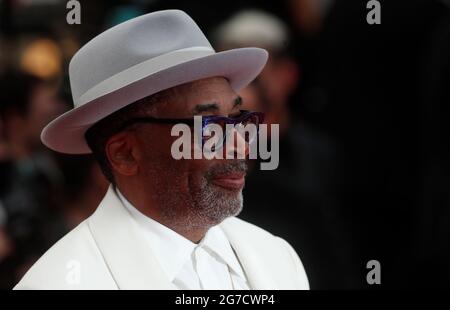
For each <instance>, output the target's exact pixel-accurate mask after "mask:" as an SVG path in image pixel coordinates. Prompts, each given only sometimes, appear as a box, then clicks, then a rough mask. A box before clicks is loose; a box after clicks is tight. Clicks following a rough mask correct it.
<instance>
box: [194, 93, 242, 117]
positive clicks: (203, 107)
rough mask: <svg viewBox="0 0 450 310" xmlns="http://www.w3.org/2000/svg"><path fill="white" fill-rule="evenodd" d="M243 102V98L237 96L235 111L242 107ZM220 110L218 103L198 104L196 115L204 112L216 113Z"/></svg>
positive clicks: (234, 105) (234, 104)
mask: <svg viewBox="0 0 450 310" xmlns="http://www.w3.org/2000/svg"><path fill="white" fill-rule="evenodd" d="M242 104H243V100H242V97H241V96H237V97H236V98H234V100H233V109H234V108H236V107H238V106H242ZM218 110H219V104H218V103H217V102H211V103H202V104H197V105H196V106H195V108H194V113H202V112H216V111H218Z"/></svg>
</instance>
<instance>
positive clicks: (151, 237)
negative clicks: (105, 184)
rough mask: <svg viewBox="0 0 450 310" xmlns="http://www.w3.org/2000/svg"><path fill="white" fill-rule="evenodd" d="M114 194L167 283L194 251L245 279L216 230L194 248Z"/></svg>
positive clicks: (191, 243) (193, 245) (237, 262)
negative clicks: (138, 229)
mask: <svg viewBox="0 0 450 310" xmlns="http://www.w3.org/2000/svg"><path fill="white" fill-rule="evenodd" d="M116 192H117V194H118V196H119V198H120V200H121V201H122V202H123V204H124V206H125V207H126V209H127V210H128V211H129V212H130V214H131V215H132V217H133V218H134V219H135V220H136V221H137V223H138V224H139V226H140V227H141V228H143V230H144V233H145V235H146V238H147V240H148V241H149V245H150V248H151V250H152V251H153V252H154V254H155V255H156V257H157V259H158V261H159V262H160V264H161V266H162V268H163V269H164V271H165V273H166V274H167V276H168V277H169V280H170V281H171V282H172V281H173V280H174V279H175V277H176V276H177V274H178V273H179V272H180V271H181V269H182V268H183V266H184V264H185V263H186V262H187V261H188V260H189V259H190V257H191V255H192V253H193V251H194V250H195V248H196V247H202V248H203V249H205V250H207V251H208V253H209V254H210V255H213V256H214V257H215V258H217V259H219V260H221V261H222V262H223V263H225V264H226V265H228V266H229V267H230V268H231V270H232V271H233V272H235V273H236V274H237V275H238V276H239V277H242V278H243V279H245V276H244V272H243V270H242V267H241V265H240V264H239V261H238V260H237V258H236V255H235V253H234V251H233V249H232V247H231V245H230V242H229V241H228V239H227V237H226V235H225V233H224V232H223V230H222V229H221V228H220V227H219V226H213V227H211V228H210V229H209V230H208V231H207V233H206V235H205V237H204V238H203V239H202V240H201V241H200V242H199V243H198V244H195V243H193V242H192V241H190V240H189V239H187V238H185V237H183V236H182V235H180V234H178V233H177V232H175V231H173V230H172V229H170V228H168V227H167V226H164V225H163V224H161V223H159V222H157V221H155V220H154V219H152V218H150V217H148V216H146V215H144V214H142V213H141V212H140V211H139V210H137V209H136V208H135V207H134V206H133V205H132V204H131V203H130V202H129V201H128V200H127V199H126V198H125V197H124V196H123V195H122V193H121V192H120V191H119V189H118V188H116Z"/></svg>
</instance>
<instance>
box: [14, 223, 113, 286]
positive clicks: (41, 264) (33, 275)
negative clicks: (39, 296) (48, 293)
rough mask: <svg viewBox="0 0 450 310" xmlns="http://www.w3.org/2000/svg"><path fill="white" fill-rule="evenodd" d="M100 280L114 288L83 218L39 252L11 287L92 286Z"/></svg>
mask: <svg viewBox="0 0 450 310" xmlns="http://www.w3.org/2000/svg"><path fill="white" fill-rule="evenodd" d="M99 284H101V287H102V288H104V289H105V288H106V289H107V288H115V283H114V280H113V279H112V277H111V276H110V273H109V271H108V268H107V266H106V264H105V262H104V260H103V258H102V255H101V253H100V251H99V249H98V247H97V245H96V243H95V240H94V238H93V237H92V234H91V232H90V229H89V226H88V224H87V221H84V222H82V223H81V224H80V225H78V226H77V227H76V228H74V229H73V230H72V231H70V232H69V233H68V234H67V235H65V236H64V237H63V238H61V239H60V240H59V241H58V242H56V243H55V244H54V245H53V246H52V247H51V248H50V249H49V250H48V251H47V252H46V253H45V254H44V255H43V256H41V258H39V259H38V260H37V261H36V263H35V264H34V265H33V266H32V267H31V268H30V269H29V270H28V271H27V273H26V274H25V275H24V276H23V278H22V279H21V280H20V282H19V283H18V284H17V285H16V286H15V287H14V289H15V290H17V289H95V288H96V287H97V286H99Z"/></svg>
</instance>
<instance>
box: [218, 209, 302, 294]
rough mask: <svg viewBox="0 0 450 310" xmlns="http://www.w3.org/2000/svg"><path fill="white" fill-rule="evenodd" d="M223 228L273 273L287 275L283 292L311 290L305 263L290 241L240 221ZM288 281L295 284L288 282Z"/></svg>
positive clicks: (281, 282) (283, 284)
mask: <svg viewBox="0 0 450 310" xmlns="http://www.w3.org/2000/svg"><path fill="white" fill-rule="evenodd" d="M221 226H222V228H224V230H225V231H226V232H227V234H228V235H229V237H231V238H233V239H234V241H235V243H236V244H242V245H245V247H246V248H251V250H252V253H254V255H256V256H258V257H260V258H261V259H262V260H264V261H265V263H266V265H267V267H268V268H270V270H271V271H272V272H273V271H275V273H278V274H279V275H280V276H281V275H285V277H284V279H283V281H280V284H279V288H282V289H284V288H287V289H293V288H294V289H309V281H308V277H307V275H306V272H305V269H304V267H303V263H302V261H301V259H300V257H299V256H298V254H297V252H296V251H295V250H294V248H293V247H292V246H291V245H290V244H289V243H288V242H287V241H286V240H284V239H283V238H280V237H278V236H275V235H273V234H272V233H270V232H268V231H267V230H265V229H263V228H261V227H258V226H256V225H254V224H251V223H249V222H246V221H244V220H242V219H239V218H237V217H231V218H228V219H226V220H225V221H224V222H223V223H222V224H221ZM287 278H290V279H291V280H292V281H285V280H286V279H287ZM288 283H289V284H288Z"/></svg>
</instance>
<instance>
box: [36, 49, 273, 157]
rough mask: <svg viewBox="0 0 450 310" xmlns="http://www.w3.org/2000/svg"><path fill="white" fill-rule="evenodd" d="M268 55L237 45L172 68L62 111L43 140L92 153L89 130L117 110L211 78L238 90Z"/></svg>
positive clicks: (64, 148) (70, 150) (73, 151)
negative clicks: (175, 88)
mask: <svg viewBox="0 0 450 310" xmlns="http://www.w3.org/2000/svg"><path fill="white" fill-rule="evenodd" d="M267 58H268V53H267V51H266V50H264V49H260V48H238V49H232V50H228V51H224V52H219V53H215V54H212V55H208V56H205V57H201V58H197V59H195V60H191V61H188V62H185V63H182V64H179V65H176V66H173V67H170V68H168V69H165V70H162V71H159V72H157V73H155V74H152V75H149V76H147V77H145V78H143V79H140V80H139V81H136V82H134V83H132V84H129V85H127V86H125V87H122V88H120V89H118V90H115V91H113V92H110V93H108V94H106V95H104V96H102V97H99V98H96V99H95V100H93V101H90V102H88V103H86V104H84V105H82V106H80V107H77V108H74V109H72V110H70V111H68V112H66V113H64V114H62V115H61V116H59V117H57V118H56V119H55V120H53V121H52V122H50V123H49V124H48V125H47V126H46V127H45V128H44V129H43V130H42V133H41V140H42V142H43V143H44V144H45V145H46V146H47V147H49V148H50V149H52V150H55V151H57V152H61V153H67V154H88V153H91V149H90V148H89V146H88V145H87V143H86V139H85V133H86V131H87V130H88V129H89V127H91V126H92V125H93V124H95V123H96V122H98V121H99V120H101V119H103V118H105V117H106V116H108V115H110V114H112V113H114V112H115V111H117V110H119V109H121V108H123V107H125V106H127V105H129V104H131V103H133V102H135V101H137V100H139V99H142V98H144V97H147V96H150V95H152V94H155V93H157V92H159V91H162V90H165V89H169V88H171V87H174V86H177V85H181V84H184V83H188V82H192V81H196V80H200V79H204V78H208V77H215V76H220V77H224V78H226V79H227V80H228V81H229V83H230V85H231V88H232V89H233V90H234V91H236V92H238V91H239V90H241V89H242V88H244V87H245V86H247V85H248V84H249V83H250V82H251V81H253V80H254V79H255V78H256V77H257V76H258V74H259V73H260V72H261V71H262V69H263V68H264V65H265V64H266V62H267Z"/></svg>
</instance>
